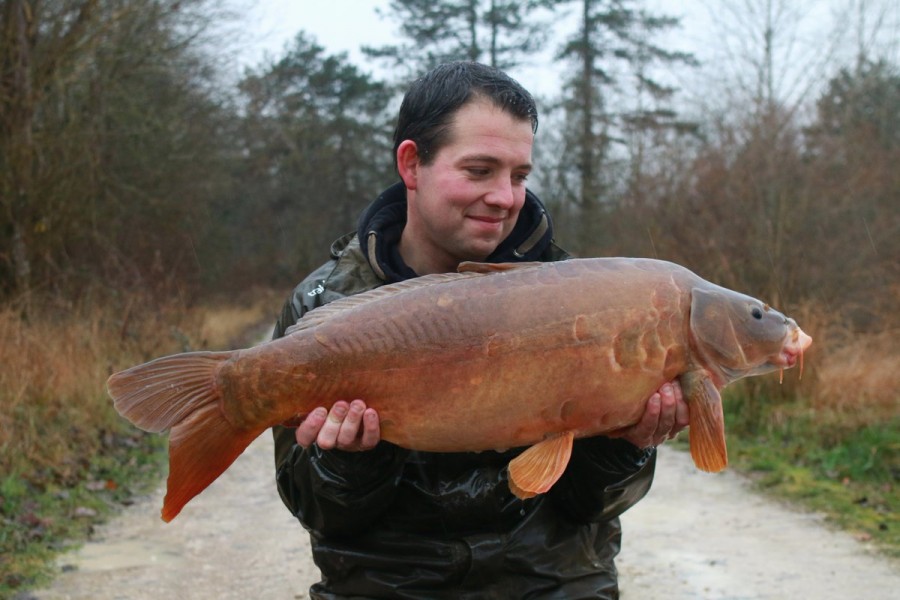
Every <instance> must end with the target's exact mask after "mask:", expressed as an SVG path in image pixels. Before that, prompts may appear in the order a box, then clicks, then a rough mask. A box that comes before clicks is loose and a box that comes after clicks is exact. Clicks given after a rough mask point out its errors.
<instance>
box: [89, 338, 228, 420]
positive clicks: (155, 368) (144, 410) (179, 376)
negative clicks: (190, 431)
mask: <svg viewBox="0 0 900 600" xmlns="http://www.w3.org/2000/svg"><path fill="white" fill-rule="evenodd" d="M232 354H233V353H232V352H188V353H186V354H175V355H173V356H164V357H163V358H157V359H156V360H152V361H150V362H148V363H144V364H142V365H137V366H136V367H131V368H130V369H126V370H125V371H121V372H119V373H115V374H114V375H113V376H112V377H110V378H109V380H108V381H107V382H106V389H107V390H108V391H109V395H110V396H111V397H112V399H113V403H114V405H115V407H116V410H117V411H119V414H120V415H122V416H123V417H125V418H126V419H128V420H129V421H131V422H132V423H134V424H135V425H137V426H138V427H140V428H141V429H143V430H145V431H153V432H160V431H165V430H167V429H169V428H171V427H174V426H175V425H177V424H178V423H179V422H181V421H182V420H183V419H184V418H185V417H187V416H188V415H189V414H191V413H192V412H194V411H195V410H197V409H199V408H200V407H202V406H205V405H206V404H209V403H211V402H217V401H218V399H219V392H218V389H217V387H216V384H215V376H216V372H217V371H218V368H219V365H220V364H221V363H222V362H223V361H225V360H228V359H229V358H230V357H231V356H232Z"/></svg>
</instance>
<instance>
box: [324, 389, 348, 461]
mask: <svg viewBox="0 0 900 600" xmlns="http://www.w3.org/2000/svg"><path fill="white" fill-rule="evenodd" d="M348 410H350V405H349V404H347V403H346V402H344V401H343V400H338V401H337V402H335V403H334V406H332V407H331V410H330V411H328V418H327V419H325V423H324V424H323V425H322V429H320V430H319V435H318V436H317V437H316V444H318V445H319V448H321V449H322V450H331V449H332V448H334V447H335V445H336V444H337V438H338V433H340V431H341V424H342V423H343V422H344V418H345V417H346V416H347V411H348Z"/></svg>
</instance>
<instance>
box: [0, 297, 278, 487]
mask: <svg viewBox="0 0 900 600" xmlns="http://www.w3.org/2000/svg"><path fill="white" fill-rule="evenodd" d="M248 297H250V296H249V295H248ZM279 306H280V300H276V299H275V296H273V294H272V293H262V292H261V293H259V294H258V295H257V296H256V299H255V300H254V301H253V302H252V303H245V304H244V305H243V306H241V307H238V308H235V307H234V306H224V305H216V306H212V307H209V306H203V307H194V308H187V307H186V306H185V305H184V304H183V303H182V302H180V301H179V300H177V299H176V300H170V301H167V302H165V303H163V304H159V303H158V302H157V301H154V300H153V299H151V298H146V297H140V296H132V297H129V298H127V299H124V300H121V299H120V300H117V301H110V302H109V303H108V304H107V305H106V306H102V307H99V306H96V305H95V306H90V307H86V306H67V305H65V304H62V303H60V302H48V303H46V304H45V305H44V306H41V307H40V308H35V307H33V308H32V310H31V311H30V315H31V318H30V319H28V320H23V319H22V318H21V316H20V314H19V312H18V311H15V310H13V309H12V308H0V336H2V339H3V340H4V343H3V344H2V345H0V472H2V473H7V474H19V475H20V476H21V477H23V478H25V479H28V480H29V481H31V482H32V483H33V484H35V485H38V486H40V487H43V486H44V485H45V484H48V483H54V482H55V483H60V484H66V483H71V481H72V480H73V479H74V478H77V477H78V476H79V474H80V473H82V471H83V469H84V466H85V464H86V462H87V459H88V457H90V456H91V455H93V454H94V453H96V452H97V451H99V450H100V449H101V447H102V446H103V445H104V444H110V443H113V440H111V438H113V437H115V436H116V435H117V432H121V431H127V427H124V423H123V421H122V419H121V418H120V417H119V416H118V415H117V414H116V413H115V410H114V409H113V408H112V405H111V402H110V401H109V399H108V397H107V395H106V393H105V382H106V379H107V377H108V376H109V375H110V374H111V373H113V372H114V371H117V370H119V369H122V368H125V367H128V366H131V365H133V364H136V363H139V362H143V361H145V360H149V359H151V358H155V357H157V356H161V355H164V354H170V353H173V352H179V351H185V350H192V349H200V348H215V349H222V348H229V347H235V346H237V345H241V342H242V340H240V337H241V334H242V333H245V332H246V331H247V329H248V328H249V327H252V326H253V325H255V324H258V323H260V322H261V321H264V322H267V323H268V322H273V321H274V316H275V311H277V309H278V308H279ZM253 341H256V340H253Z"/></svg>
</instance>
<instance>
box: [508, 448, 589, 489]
mask: <svg viewBox="0 0 900 600" xmlns="http://www.w3.org/2000/svg"><path fill="white" fill-rule="evenodd" d="M574 439H575V434H574V433H573V432H571V431H566V432H564V433H561V434H559V435H556V436H553V437H551V438H547V439H545V440H544V441H542V442H538V443H537V444H535V445H534V446H532V447H531V448H529V449H528V450H526V451H525V452H523V453H522V454H520V455H519V456H517V457H515V458H514V459H512V460H511V461H510V463H509V489H510V490H511V491H512V493H513V494H515V495H516V496H517V497H518V498H521V499H523V500H525V499H526V498H531V497H533V496H536V495H537V494H543V493H544V492H546V491H547V490H549V489H550V488H551V487H553V484H554V483H556V481H557V480H558V479H559V478H560V477H561V476H562V474H563V472H564V471H565V470H566V465H568V464H569V458H570V457H571V456H572V442H573V440H574Z"/></svg>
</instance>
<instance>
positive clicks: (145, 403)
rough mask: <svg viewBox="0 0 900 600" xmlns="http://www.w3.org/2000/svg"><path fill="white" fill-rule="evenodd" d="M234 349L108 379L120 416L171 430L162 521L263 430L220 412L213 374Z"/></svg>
mask: <svg viewBox="0 0 900 600" xmlns="http://www.w3.org/2000/svg"><path fill="white" fill-rule="evenodd" d="M232 354H233V353H232V352H190V353H186V354H176V355H174V356H166V357H163V358H158V359H156V360H154V361H150V362H148V363H144V364H142V365H138V366H136V367H132V368H130V369H127V370H125V371H122V372H120V373H116V374H114V375H113V376H112V377H110V378H109V381H107V384H106V385H107V389H108V390H109V395H110V396H112V398H113V401H114V403H115V407H116V410H117V411H119V413H120V414H121V415H122V416H123V417H125V418H126V419H128V420H129V421H131V422H132V423H134V424H135V425H137V426H138V427H140V428H141V429H145V430H147V431H154V432H160V431H165V430H167V429H170V430H171V433H170V436H169V480H168V489H167V491H166V499H165V502H164V504H163V510H162V518H163V520H164V521H167V522H168V521H171V520H172V519H173V518H175V515H177V514H178V513H179V512H180V511H181V509H182V508H183V507H184V505H185V504H187V502H188V501H189V500H190V499H191V498H193V497H194V496H196V495H197V494H199V493H200V492H202V491H203V490H204V488H206V486H208V485H209V484H210V483H212V482H213V481H214V480H215V479H216V478H217V477H218V476H219V475H221V474H222V472H223V471H224V470H225V469H227V468H228V467H229V466H230V465H231V463H232V462H234V460H235V459H236V458H237V457H238V456H240V454H241V452H243V451H244V449H245V448H246V447H247V446H249V445H250V442H252V441H253V440H254V439H255V438H256V437H257V436H258V435H259V434H260V433H262V431H263V429H259V430H258V431H247V430H240V429H238V428H236V427H235V426H233V425H232V424H231V423H229V422H228V421H227V420H226V418H225V415H224V414H223V413H222V409H221V407H220V400H221V394H220V391H219V387H218V385H217V384H216V373H217V372H218V369H219V365H221V363H222V362H223V361H225V360H228V359H229V358H230V357H231V356H232Z"/></svg>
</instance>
